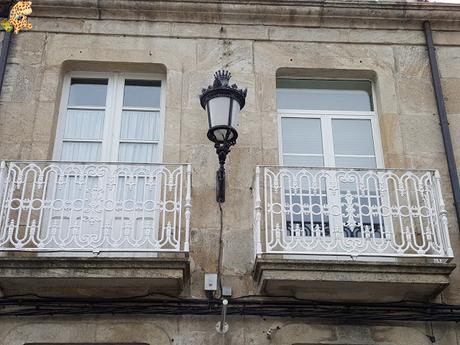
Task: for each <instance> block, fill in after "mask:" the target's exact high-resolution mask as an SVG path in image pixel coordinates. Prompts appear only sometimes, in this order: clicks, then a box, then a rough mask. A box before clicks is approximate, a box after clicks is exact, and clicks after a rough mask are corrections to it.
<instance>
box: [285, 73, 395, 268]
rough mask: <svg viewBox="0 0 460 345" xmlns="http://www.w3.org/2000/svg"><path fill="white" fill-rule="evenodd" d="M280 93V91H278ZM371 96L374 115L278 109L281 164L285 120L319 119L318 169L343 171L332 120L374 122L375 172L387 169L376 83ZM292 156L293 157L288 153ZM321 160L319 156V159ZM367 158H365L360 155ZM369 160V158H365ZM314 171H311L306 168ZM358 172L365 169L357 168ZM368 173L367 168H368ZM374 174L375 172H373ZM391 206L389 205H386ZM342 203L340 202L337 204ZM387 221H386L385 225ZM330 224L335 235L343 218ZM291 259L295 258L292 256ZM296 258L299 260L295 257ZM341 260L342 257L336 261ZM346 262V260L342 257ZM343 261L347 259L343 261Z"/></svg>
mask: <svg viewBox="0 0 460 345" xmlns="http://www.w3.org/2000/svg"><path fill="white" fill-rule="evenodd" d="M278 78H280V79H318V80H350V81H355V80H365V81H369V80H367V79H353V78H346V79H345V78H341V79H331V78H329V79H328V78H289V77H282V76H280V77H278ZM277 90H278V88H277ZM371 92H372V104H373V110H372V111H337V110H334V111H333V110H304V109H278V108H277V115H278V116H277V121H278V147H279V152H278V153H279V162H280V165H281V166H284V152H283V151H284V150H283V133H282V124H281V122H282V119H283V118H305V119H318V120H320V126H321V139H322V147H323V166H322V167H316V168H318V169H321V168H324V169H327V168H333V169H334V168H341V167H340V166H337V165H336V164H335V154H334V138H333V129H332V120H333V119H347V120H370V122H371V128H372V138H373V142H374V153H375V162H376V168H374V169H383V168H384V158H383V150H382V141H381V135H380V126H379V117H378V112H377V109H376V99H375V89H374V83H372V82H371ZM288 154H289V153H288ZM308 156H314V154H308ZM318 156H319V155H318ZM360 157H363V155H360ZM364 157H365V156H364ZM306 168H310V167H306ZM356 168H357V169H363V168H362V167H361V168H358V167H356ZM347 169H353V167H351V168H350V167H347ZM364 169H366V168H364ZM369 169H370V170H372V168H369ZM326 194H327V198H332V197H331V195H330V193H329V192H328V191H327V192H326ZM282 202H284V201H282ZM384 202H388V201H384ZM336 203H338V202H336ZM285 216H286V215H285V214H284V213H283V214H282V218H283V224H286V218H285ZM386 221H387V220H386V219H384V222H386ZM329 223H330V224H332V226H331V227H330V229H331V236H333V234H332V232H333V229H334V228H335V224H341V226H342V219H341V216H338V217H335V216H330V218H329ZM292 236H293V235H292V234H291V235H288V236H287V237H288V238H291V237H292ZM350 239H351V240H359V239H355V238H350ZM289 258H291V256H289ZM293 258H295V257H293ZM335 258H336V259H338V258H339V257H335ZM340 258H342V257H340ZM342 259H343V258H342Z"/></svg>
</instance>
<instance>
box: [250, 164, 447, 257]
mask: <svg viewBox="0 0 460 345" xmlns="http://www.w3.org/2000/svg"><path fill="white" fill-rule="evenodd" d="M253 196H254V243H255V253H256V255H260V254H289V255H296V254H300V255H311V256H320V257H321V256H332V257H337V256H348V257H352V258H355V257H358V256H365V257H421V258H432V259H442V260H443V261H444V260H450V259H451V258H452V257H453V252H452V248H451V245H450V240H449V234H448V226H447V212H446V209H445V206H444V201H443V198H442V194H441V184H440V175H439V172H437V171H434V170H430V171H427V170H411V171H407V170H398V169H393V170H384V169H371V170H370V169H335V168H304V167H277V166H258V167H256V172H255V179H254V185H253Z"/></svg>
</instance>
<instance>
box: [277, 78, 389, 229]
mask: <svg viewBox="0 0 460 345" xmlns="http://www.w3.org/2000/svg"><path fill="white" fill-rule="evenodd" d="M277 108H278V120H279V126H278V128H279V147H280V150H279V152H280V164H281V165H283V166H288V167H294V168H292V169H290V171H292V172H294V173H295V172H296V171H298V169H296V168H295V167H305V168H315V167H330V168H362V169H375V168H383V153H382V148H381V147H382V146H381V141H380V131H379V125H378V116H377V112H376V109H375V101H374V94H373V86H372V83H371V82H370V81H368V80H335V79H329V80H319V79H288V78H279V79H278V80H277ZM326 170H327V169H326ZM315 171H319V170H314V171H312V175H311V176H312V177H309V178H307V177H305V178H304V179H303V180H302V182H301V187H302V188H301V190H300V191H299V190H297V189H296V188H293V187H292V185H291V184H290V181H289V179H285V181H284V182H283V188H284V189H285V194H284V201H283V204H284V209H286V210H287V211H286V212H285V214H284V217H285V218H284V221H283V223H284V224H285V226H286V230H287V233H288V235H292V234H295V233H297V234H298V233H299V232H300V234H304V235H306V236H313V233H314V230H315V228H317V229H318V231H320V232H321V234H322V235H321V236H323V237H329V236H331V235H332V234H331V232H333V231H337V230H335V229H340V230H339V231H340V232H343V235H344V236H345V237H349V238H361V237H363V232H364V231H365V230H366V229H367V228H370V229H371V230H372V233H373V235H372V236H374V237H376V238H380V237H382V231H383V219H381V218H379V217H378V216H375V215H374V214H371V213H372V212H370V211H369V210H370V209H371V208H372V207H373V206H374V205H380V203H381V202H382V200H381V197H380V196H379V193H378V191H377V188H378V183H377V181H376V180H374V179H371V183H370V184H369V185H367V186H366V188H367V189H366V190H359V188H358V185H359V183H357V182H356V180H353V179H347V178H343V176H346V173H345V174H343V173H339V172H338V171H337V172H336V170H327V172H326V173H324V174H323V173H321V172H318V173H315ZM364 173H365V170H364V171H363V173H359V174H364ZM318 176H321V177H318ZM357 176H359V175H357ZM331 183H332V184H334V183H336V184H337V186H338V189H339V191H338V193H335V192H333V191H332V190H330V185H331ZM315 186H317V187H315ZM318 188H319V189H318ZM324 205H327V207H326V208H324ZM331 210H332V211H331ZM360 210H367V213H366V212H365V213H363V212H361V211H360ZM296 229H297V230H296Z"/></svg>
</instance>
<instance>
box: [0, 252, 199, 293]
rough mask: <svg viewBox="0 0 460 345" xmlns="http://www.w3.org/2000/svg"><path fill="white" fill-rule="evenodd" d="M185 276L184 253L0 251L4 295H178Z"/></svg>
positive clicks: (186, 262)
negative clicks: (100, 254)
mask: <svg viewBox="0 0 460 345" xmlns="http://www.w3.org/2000/svg"><path fill="white" fill-rule="evenodd" d="M189 276H190V263H189V260H188V259H187V258H139V257H118V258H115V257H114V258H91V257H88V258H82V257H23V258H11V257H0V289H1V292H2V293H3V294H4V295H5V296H13V295H23V294H36V295H40V296H53V297H54V296H59V297H63V296H65V297H82V296H91V297H98V296H101V297H129V296H139V295H146V294H154V293H166V294H168V295H179V294H180V293H181V291H182V289H183V288H184V285H185V284H186V282H187V281H188V279H189Z"/></svg>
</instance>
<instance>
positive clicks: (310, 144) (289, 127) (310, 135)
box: [281, 117, 323, 154]
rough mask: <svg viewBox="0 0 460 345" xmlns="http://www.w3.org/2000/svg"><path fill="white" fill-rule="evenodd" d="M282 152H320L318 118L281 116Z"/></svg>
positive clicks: (319, 121)
mask: <svg viewBox="0 0 460 345" xmlns="http://www.w3.org/2000/svg"><path fill="white" fill-rule="evenodd" d="M281 130H282V138H283V153H284V154H289V153H302V154H312V153H313V154H322V153H323V144H322V137H321V120H320V119H302V118H286V117H285V118H282V119H281Z"/></svg>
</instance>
